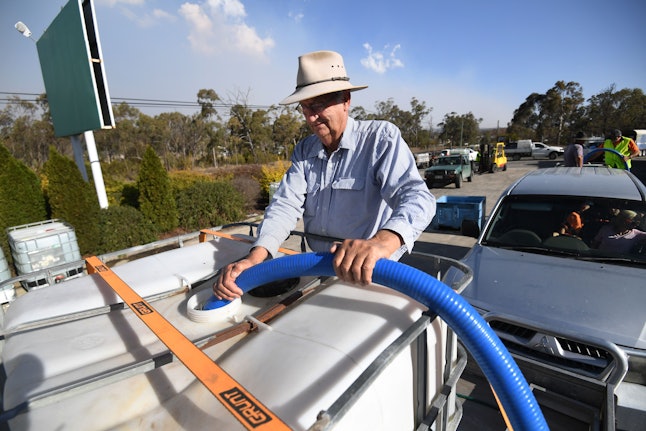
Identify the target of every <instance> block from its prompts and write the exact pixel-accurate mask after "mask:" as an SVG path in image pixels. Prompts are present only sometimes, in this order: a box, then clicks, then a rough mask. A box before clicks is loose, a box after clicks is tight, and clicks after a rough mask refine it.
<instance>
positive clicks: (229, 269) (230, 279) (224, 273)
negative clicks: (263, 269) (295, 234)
mask: <svg viewBox="0 0 646 431" xmlns="http://www.w3.org/2000/svg"><path fill="white" fill-rule="evenodd" d="M268 256H269V252H268V251H267V250H266V249H264V248H262V247H254V248H252V249H251V252H250V253H249V254H248V255H247V257H245V258H244V259H241V260H239V261H237V262H233V263H230V264H228V265H227V266H225V267H224V268H222V269H221V270H220V276H219V277H218V279H217V280H216V282H215V283H214V284H213V294H214V295H215V296H216V298H218V299H226V300H229V301H233V300H234V299H236V298H239V297H241V296H242V294H243V293H244V292H243V291H242V289H240V288H239V287H238V285H237V284H236V279H237V278H238V277H239V276H240V274H242V272H243V271H245V270H247V269H249V268H251V267H252V266H254V265H257V264H258V263H260V262H263V261H264V260H265V259H266V258H267V257H268Z"/></svg>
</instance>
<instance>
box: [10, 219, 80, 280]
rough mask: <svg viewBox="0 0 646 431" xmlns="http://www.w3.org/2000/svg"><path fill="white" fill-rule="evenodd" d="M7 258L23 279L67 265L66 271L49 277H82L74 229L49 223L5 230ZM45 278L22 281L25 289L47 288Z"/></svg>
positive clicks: (65, 225) (63, 224)
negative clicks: (9, 250) (8, 249)
mask: <svg viewBox="0 0 646 431" xmlns="http://www.w3.org/2000/svg"><path fill="white" fill-rule="evenodd" d="M7 236H8V239H9V246H10V247H11V255H12V257H13V261H14V265H15V267H16V272H17V273H18V275H27V274H31V273H33V272H37V271H41V270H43V269H47V268H50V267H54V266H59V265H64V264H66V263H69V264H70V266H69V267H65V268H63V269H60V270H59V271H58V273H56V274H53V275H54V276H55V277H58V278H60V279H62V278H68V277H71V276H75V275H79V274H82V273H83V264H82V262H81V263H80V264H79V262H80V261H81V253H80V252H79V246H78V243H77V241H76V233H75V232H74V228H73V227H72V226H70V225H69V224H67V223H65V222H63V221H60V220H57V219H53V220H46V221H42V222H37V223H30V224H25V225H20V226H14V227H10V228H8V229H7ZM48 284H49V283H48V282H47V278H46V276H45V275H43V274H41V275H39V276H35V277H34V278H33V279H27V280H25V281H23V286H24V287H25V288H26V289H31V288H38V287H44V286H47V285H48Z"/></svg>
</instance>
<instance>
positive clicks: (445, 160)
mask: <svg viewBox="0 0 646 431" xmlns="http://www.w3.org/2000/svg"><path fill="white" fill-rule="evenodd" d="M437 164H438V165H459V164H460V156H449V157H440V160H439V161H438V163H437Z"/></svg>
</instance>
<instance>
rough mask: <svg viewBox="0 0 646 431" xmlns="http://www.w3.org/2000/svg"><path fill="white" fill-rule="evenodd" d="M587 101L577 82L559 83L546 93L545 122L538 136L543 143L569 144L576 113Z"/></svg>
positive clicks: (540, 126) (538, 131) (541, 124)
mask: <svg viewBox="0 0 646 431" xmlns="http://www.w3.org/2000/svg"><path fill="white" fill-rule="evenodd" d="M584 101H585V98H584V97H583V90H582V89H581V85H580V84H578V83H576V82H568V83H566V82H565V81H557V82H556V83H555V84H554V87H552V88H550V89H549V90H548V91H547V92H546V93H545V98H544V99H543V103H542V111H543V117H544V120H543V121H542V122H541V123H540V124H539V127H538V129H537V134H538V136H539V137H541V140H542V141H545V140H546V141H549V142H550V143H552V144H554V145H561V144H562V143H564V142H565V143H567V140H568V139H569V137H570V136H569V135H570V134H571V132H569V130H570V129H571V127H572V125H573V124H574V123H575V122H576V113H577V112H578V109H579V108H580V106H581V105H582V104H583V102H584Z"/></svg>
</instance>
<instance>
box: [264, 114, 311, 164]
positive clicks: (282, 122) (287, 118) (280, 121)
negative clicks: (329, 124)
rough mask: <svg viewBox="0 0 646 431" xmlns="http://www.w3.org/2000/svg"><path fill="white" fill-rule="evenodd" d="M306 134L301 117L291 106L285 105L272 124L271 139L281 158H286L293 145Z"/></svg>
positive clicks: (290, 152) (292, 149)
mask: <svg viewBox="0 0 646 431" xmlns="http://www.w3.org/2000/svg"><path fill="white" fill-rule="evenodd" d="M307 134H308V130H307V127H306V124H305V121H304V120H303V117H302V116H301V115H300V114H299V113H298V112H297V111H296V110H295V109H293V108H290V107H285V108H283V110H282V111H281V112H280V114H279V115H278V116H277V117H276V119H275V120H274V122H273V124H272V140H273V142H274V143H275V144H276V152H277V154H279V155H280V156H281V158H284V159H288V158H289V157H290V156H291V154H292V152H293V151H294V146H295V145H296V144H297V143H298V141H299V140H301V139H302V138H303V137H305V136H306V135H307Z"/></svg>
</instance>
